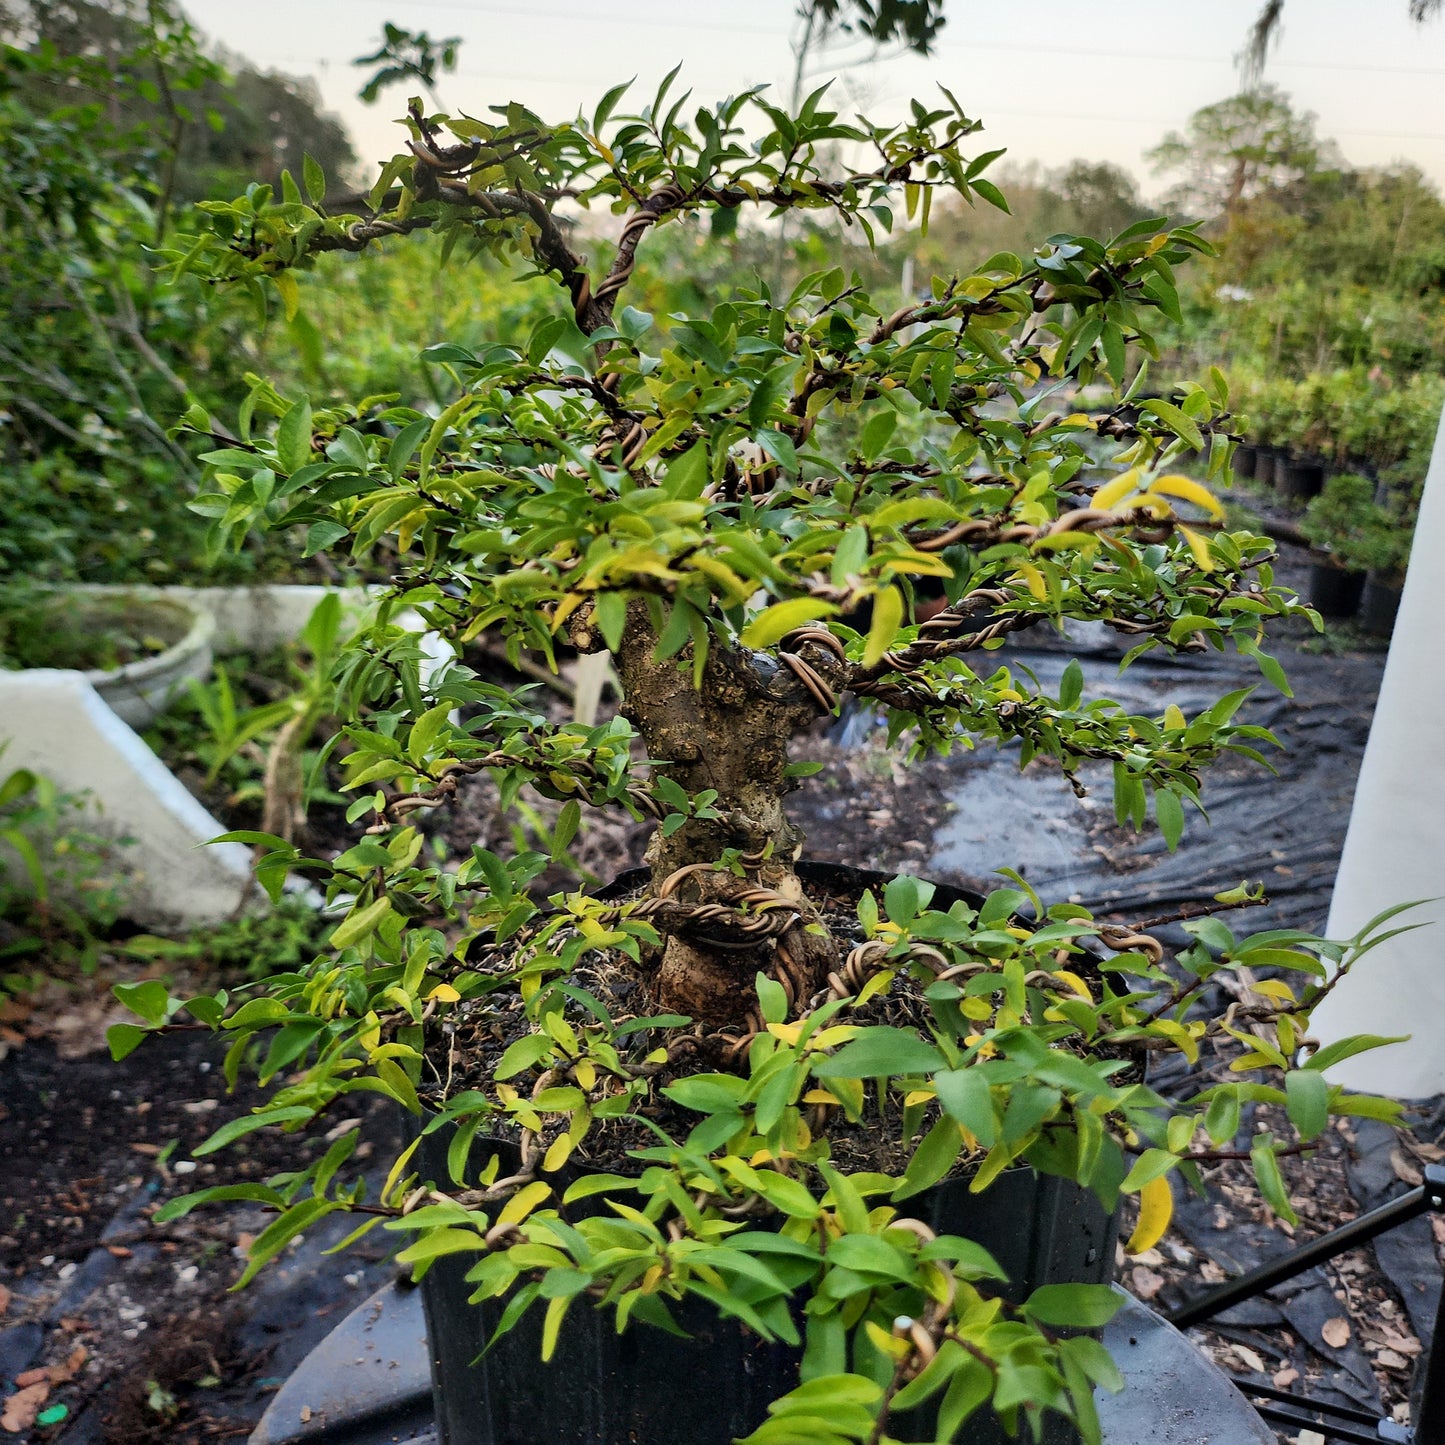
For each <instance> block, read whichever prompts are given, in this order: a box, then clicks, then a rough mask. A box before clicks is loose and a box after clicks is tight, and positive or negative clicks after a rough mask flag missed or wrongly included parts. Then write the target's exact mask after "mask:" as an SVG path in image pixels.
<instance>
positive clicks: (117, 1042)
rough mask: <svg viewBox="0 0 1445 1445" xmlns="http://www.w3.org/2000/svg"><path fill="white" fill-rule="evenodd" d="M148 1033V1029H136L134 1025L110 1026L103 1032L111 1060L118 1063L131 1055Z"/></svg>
mask: <svg viewBox="0 0 1445 1445" xmlns="http://www.w3.org/2000/svg"><path fill="white" fill-rule="evenodd" d="M149 1032H150V1030H149V1029H142V1028H137V1027H136V1025H135V1024H112V1025H111V1026H110V1027H109V1028H108V1029H107V1030H106V1031H105V1041H106V1043H107V1044H108V1045H109V1047H110V1056H111V1058H112V1059H114V1060H115V1061H116V1062H117V1063H119V1062H120V1060H121V1059H123V1058H125V1057H126V1056H127V1055H128V1054H133V1053H134V1052H135V1051H136V1049H138V1048H139V1047H140V1045H141V1042H142V1041H143V1040H144V1038H145V1036H146V1035H147V1034H148V1033H149Z"/></svg>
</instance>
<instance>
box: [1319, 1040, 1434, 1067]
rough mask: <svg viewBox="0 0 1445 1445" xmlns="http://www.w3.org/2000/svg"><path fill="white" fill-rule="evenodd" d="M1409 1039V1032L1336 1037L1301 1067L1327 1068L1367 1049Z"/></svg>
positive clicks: (1401, 1042) (1405, 1041) (1400, 1042)
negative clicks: (1345, 1037)
mask: <svg viewBox="0 0 1445 1445" xmlns="http://www.w3.org/2000/svg"><path fill="white" fill-rule="evenodd" d="M1409 1041H1410V1035H1409V1034H1397V1035H1395V1036H1394V1037H1392V1038H1385V1037H1384V1036H1383V1035H1381V1034H1352V1035H1351V1036H1350V1037H1349V1038H1347V1039H1337V1040H1336V1041H1335V1042H1334V1043H1332V1044H1326V1045H1325V1046H1324V1048H1322V1049H1320V1050H1319V1052H1318V1053H1314V1054H1311V1055H1310V1058H1309V1061H1308V1062H1307V1063H1306V1064H1304V1065H1303V1067H1304V1068H1305V1069H1328V1068H1329V1067H1330V1065H1332V1064H1339V1063H1343V1062H1344V1060H1346V1059H1352V1058H1354V1056H1355V1055H1356V1054H1363V1053H1365V1052H1366V1051H1367V1050H1369V1049H1382V1048H1384V1047H1385V1045H1386V1044H1404V1043H1408V1042H1409Z"/></svg>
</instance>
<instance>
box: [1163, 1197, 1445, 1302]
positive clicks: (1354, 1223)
mask: <svg viewBox="0 0 1445 1445" xmlns="http://www.w3.org/2000/svg"><path fill="white" fill-rule="evenodd" d="M1440 1207H1441V1190H1440V1186H1439V1184H1437V1183H1434V1182H1432V1183H1431V1184H1428V1185H1427V1184H1422V1185H1421V1186H1420V1187H1419V1188H1418V1189H1412V1190H1410V1192H1409V1193H1408V1194H1402V1195H1401V1196H1400V1197H1399V1198H1398V1199H1392V1200H1390V1201H1389V1203H1387V1204H1382V1205H1380V1207H1379V1208H1378V1209H1372V1210H1371V1211H1370V1212H1369V1213H1368V1214H1362V1215H1361V1216H1360V1217H1359V1218H1358V1219H1353V1220H1351V1221H1350V1222H1349V1223H1348V1224H1342V1225H1341V1226H1340V1227H1339V1228H1338V1229H1332V1230H1331V1231H1330V1232H1329V1233H1328V1234H1322V1235H1320V1237H1319V1238H1318V1239H1312V1240H1310V1242H1309V1243H1308V1244H1302V1245H1300V1247H1299V1248H1298V1249H1292V1250H1290V1251H1289V1252H1288V1253H1287V1254H1282V1255H1281V1256H1280V1257H1279V1258H1278V1259H1273V1260H1267V1261H1266V1262H1265V1263H1264V1264H1262V1265H1260V1266H1259V1267H1258V1268H1257V1269H1251V1270H1249V1271H1247V1272H1246V1273H1244V1274H1242V1275H1240V1276H1239V1278H1238V1279H1231V1280H1227V1281H1226V1282H1225V1283H1224V1284H1222V1285H1219V1286H1217V1287H1216V1288H1214V1289H1211V1290H1206V1291H1205V1293H1204V1294H1202V1295H1200V1296H1199V1297H1198V1298H1197V1299H1193V1300H1186V1301H1185V1302H1184V1303H1183V1304H1182V1305H1180V1306H1179V1308H1178V1309H1176V1310H1171V1311H1170V1312H1169V1313H1168V1314H1166V1315H1165V1316H1164V1318H1165V1319H1166V1320H1168V1321H1169V1323H1170V1324H1171V1325H1173V1326H1174V1328H1175V1329H1178V1330H1184V1329H1188V1328H1189V1326H1190V1325H1197V1324H1198V1323H1199V1322H1200V1321H1201V1320H1207V1319H1212V1318H1213V1317H1214V1316H1215V1315H1217V1314H1220V1313H1221V1312H1222V1311H1224V1310H1227V1309H1228V1308H1229V1307H1230V1306H1231V1305H1236V1304H1238V1303H1240V1301H1241V1300H1247V1299H1253V1298H1254V1297H1255V1295H1259V1294H1263V1293H1264V1292H1265V1290H1267V1289H1269V1288H1270V1287H1271V1286H1272V1285H1276V1284H1278V1283H1279V1282H1280V1281H1281V1280H1286V1279H1291V1278H1292V1277H1293V1276H1295V1275H1297V1274H1300V1273H1301V1272H1303V1271H1304V1270H1307V1269H1309V1268H1311V1267H1312V1266H1313V1265H1316V1264H1323V1263H1324V1261H1325V1260H1327V1259H1333V1258H1334V1257H1335V1256H1336V1255H1338V1254H1343V1253H1344V1252H1345V1251H1346V1250H1349V1249H1353V1248H1354V1247H1355V1246H1356V1245H1359V1244H1367V1243H1368V1242H1369V1241H1370V1240H1372V1239H1373V1238H1374V1237H1375V1236H1376V1235H1377V1234H1383V1233H1384V1232H1385V1231H1386V1230H1387V1229H1393V1228H1394V1227H1395V1225H1397V1224H1403V1223H1404V1222H1405V1221H1406V1220H1407V1219H1414V1218H1415V1217H1416V1216H1417V1215H1420V1214H1424V1213H1426V1212H1427V1211H1428V1210H1431V1209H1439V1208H1440Z"/></svg>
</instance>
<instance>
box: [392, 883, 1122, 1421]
mask: <svg viewBox="0 0 1445 1445" xmlns="http://www.w3.org/2000/svg"><path fill="white" fill-rule="evenodd" d="M798 873H799V875H800V877H801V878H802V879H803V881H804V882H805V883H806V884H808V885H810V887H815V888H828V889H832V890H835V891H840V892H841V891H845V890H846V891H856V892H859V893H861V891H862V889H863V888H864V887H873V888H874V889H881V888H882V886H883V885H884V884H885V883H887V882H888V877H889V875H886V874H881V873H868V872H864V871H863V870H860V869H853V868H842V867H838V866H835V865H832V864H811V865H810V864H808V863H802V864H800V865H799V866H798ZM645 876H646V875H645V874H644V873H643V872H642V871H641V870H634V872H633V873H632V874H630V875H623V877H622V878H620V879H618V880H617V882H616V883H614V884H613V885H611V886H610V887H609V888H607V889H604V890H603V894H604V896H605V895H606V894H608V893H613V892H619V893H625V892H627V891H630V888H629V886H628V885H630V886H631V887H635V886H636V884H637V883H638V882H640V881H642V880H643V879H644V878H645ZM960 899H964V900H967V901H968V902H970V903H973V904H977V902H978V901H979V899H978V897H977V895H975V894H969V893H965V892H963V891H962V890H959V889H955V888H948V887H944V886H942V885H940V886H939V887H938V888H937V891H936V892H935V894H934V899H933V906H934V907H937V908H948V907H949V906H951V905H952V904H953V903H954V902H956V901H958V900H960ZM449 1137H450V1135H449V1131H447V1130H444V1129H443V1130H437V1131H436V1132H435V1133H433V1134H429V1135H427V1136H425V1137H424V1138H423V1140H422V1150H421V1160H420V1163H421V1168H422V1171H423V1173H424V1174H432V1175H434V1176H435V1177H444V1176H445V1174H446V1150H447V1144H448V1142H449ZM478 1147H481V1146H480V1145H479V1146H478ZM493 1147H495V1148H497V1149H498V1150H499V1151H500V1152H501V1153H502V1155H503V1159H502V1164H503V1172H504V1173H505V1172H508V1167H509V1166H508V1161H509V1159H512V1160H515V1159H516V1157H517V1156H516V1153H515V1147H514V1146H512V1145H511V1144H508V1143H501V1144H497V1145H494V1146H493ZM601 1207H603V1206H601V1205H599V1203H598V1201H597V1200H595V1199H592V1200H586V1201H582V1202H581V1203H580V1204H579V1205H578V1206H577V1210H578V1213H579V1215H580V1214H581V1213H583V1212H585V1211H586V1210H588V1209H598V1208H601ZM903 1212H904V1213H906V1214H908V1215H909V1216H911V1217H914V1218H917V1219H921V1220H922V1221H923V1222H924V1223H926V1224H928V1225H929V1226H930V1227H931V1228H932V1229H933V1230H934V1231H935V1232H937V1233H939V1234H958V1235H963V1236H965V1237H966V1238H969V1239H972V1240H974V1241H976V1242H977V1243H979V1244H981V1245H982V1246H983V1247H984V1248H985V1249H987V1250H988V1251H989V1252H990V1253H991V1254H992V1255H993V1256H994V1258H995V1259H996V1260H997V1261H998V1263H999V1265H1000V1267H1001V1268H1002V1269H1003V1270H1004V1271H1005V1272H1006V1273H1007V1275H1008V1278H1009V1283H1008V1286H1007V1288H1006V1289H1005V1290H1004V1293H1005V1295H1006V1297H1007V1298H1008V1299H1010V1300H1012V1301H1015V1302H1018V1301H1021V1300H1023V1299H1025V1298H1027V1297H1028V1295H1029V1294H1031V1293H1032V1292H1033V1291H1034V1290H1035V1289H1037V1288H1038V1287H1039V1286H1040V1285H1043V1284H1064V1283H1069V1284H1104V1283H1107V1282H1108V1281H1109V1280H1110V1278H1111V1277H1112V1275H1113V1265H1114V1240H1115V1220H1114V1219H1113V1217H1112V1216H1111V1215H1109V1214H1108V1213H1107V1212H1106V1211H1105V1209H1104V1208H1103V1206H1102V1205H1101V1204H1100V1203H1099V1200H1098V1199H1097V1198H1096V1197H1095V1195H1094V1194H1093V1193H1091V1192H1090V1191H1089V1190H1086V1189H1081V1188H1080V1187H1079V1186H1078V1185H1076V1184H1074V1183H1072V1182H1071V1181H1068V1180H1063V1179H1056V1178H1051V1177H1046V1176H1043V1175H1038V1174H1035V1173H1034V1171H1033V1170H1031V1169H1027V1168H1020V1169H1013V1170H1008V1171H1006V1172H1005V1173H1004V1174H1002V1175H1000V1176H999V1178H998V1179H996V1180H995V1181H994V1183H993V1184H992V1185H991V1186H990V1187H989V1189H988V1190H987V1191H986V1192H985V1193H983V1194H970V1193H969V1189H968V1180H967V1179H966V1178H959V1179H946V1180H944V1181H943V1182H942V1183H940V1184H936V1185H934V1186H933V1187H932V1188H931V1189H928V1190H925V1191H924V1192H923V1193H921V1194H918V1195H916V1196H914V1197H913V1198H912V1199H909V1200H908V1201H907V1202H906V1203H905V1204H904V1205H903ZM474 1262H475V1261H474V1260H473V1259H472V1257H470V1256H458V1255H452V1256H443V1257H442V1258H440V1259H438V1260H437V1261H436V1263H435V1264H434V1265H433V1266H432V1268H431V1270H430V1271H429V1272H428V1274H427V1276H426V1278H425V1279H424V1280H423V1282H422V1298H423V1301H424V1304H425V1308H426V1324H427V1340H428V1342H429V1344H430V1347H431V1363H432V1387H433V1391H434V1394H435V1397H436V1418H437V1428H438V1431H439V1439H440V1445H621V1442H623V1441H636V1442H638V1445H728V1442H729V1441H731V1440H733V1439H734V1438H735V1437H737V1436H740V1435H746V1434H748V1433H749V1432H750V1431H752V1430H754V1429H756V1428H757V1427H758V1426H759V1425H760V1424H762V1422H763V1421H764V1420H765V1419H766V1418H767V1406H768V1404H769V1402H770V1401H772V1400H775V1399H777V1398H778V1397H779V1396H780V1395H783V1394H786V1393H787V1392H788V1391H789V1390H791V1389H793V1388H794V1387H795V1386H796V1385H797V1383H798V1364H799V1359H800V1355H801V1351H800V1350H798V1349H795V1348H792V1347H790V1346H787V1345H783V1344H769V1343H767V1342H765V1341H763V1340H762V1339H760V1338H759V1337H758V1336H757V1335H756V1334H754V1333H753V1332H752V1331H751V1330H749V1329H747V1328H746V1327H745V1326H744V1325H742V1324H741V1323H740V1322H739V1321H737V1320H733V1319H724V1318H722V1317H720V1316H719V1315H718V1313H717V1311H716V1310H715V1309H713V1308H712V1306H711V1305H709V1304H707V1302H706V1301H703V1300H698V1299H693V1300H688V1301H686V1302H685V1303H684V1304H682V1305H673V1306H671V1308H672V1310H673V1315H674V1318H675V1319H676V1320H677V1321H678V1323H679V1324H680V1325H681V1327H682V1328H683V1329H684V1330H686V1331H687V1333H688V1335H689V1338H686V1339H683V1338H679V1337H678V1336H676V1335H672V1334H669V1333H666V1332H665V1331H663V1330H661V1329H658V1328H656V1327H654V1326H651V1325H647V1324H643V1323H634V1324H632V1325H631V1326H630V1327H629V1328H628V1329H627V1330H626V1331H625V1332H624V1333H623V1334H621V1335H619V1334H617V1332H616V1328H615V1324H614V1313H613V1310H612V1309H611V1308H610V1307H608V1308H606V1309H602V1310H598V1309H593V1308H589V1307H588V1305H587V1303H586V1302H585V1301H584V1300H578V1301H577V1302H576V1303H575V1304H574V1305H573V1307H572V1309H571V1310H570V1311H569V1312H568V1314H567V1317H566V1320H565V1321H564V1323H563V1326H562V1331H561V1334H560V1336H559V1339H558V1344H557V1350H556V1353H555V1354H554V1355H553V1357H552V1359H551V1360H550V1361H549V1362H548V1363H547V1364H545V1365H544V1364H543V1363H542V1362H541V1336H542V1310H541V1308H540V1307H534V1308H533V1309H532V1310H530V1311H528V1313H527V1315H526V1316H525V1317H524V1318H523V1319H522V1321H521V1322H520V1323H519V1324H518V1325H517V1326H515V1327H514V1328H513V1329H512V1330H511V1331H509V1332H508V1333H507V1334H506V1335H504V1336H502V1338H501V1339H500V1340H499V1341H498V1342H497V1344H496V1345H495V1346H494V1347H493V1348H492V1349H491V1350H490V1351H488V1350H487V1348H486V1347H487V1342H488V1340H489V1339H490V1338H491V1335H492V1331H493V1330H494V1329H495V1328H496V1324H497V1321H498V1319H499V1318H500V1316H501V1312H502V1308H503V1306H502V1305H501V1304H499V1303H498V1302H496V1301H487V1302H486V1303H484V1304H480V1305H472V1304H468V1302H467V1300H468V1297H469V1296H470V1295H471V1293H472V1286H471V1285H469V1284H468V1283H467V1282H466V1273H467V1270H468V1269H469V1268H470V1267H471V1265H472V1263H474ZM799 1323H800V1325H801V1319H800V1321H799ZM930 1414H931V1411H929V1409H928V1408H927V1407H924V1408H921V1409H920V1410H919V1411H918V1412H917V1413H916V1414H915V1415H913V1416H911V1417H909V1418H910V1419H912V1420H915V1421H917V1422H919V1425H920V1426H921V1428H923V1429H924V1430H925V1431H926V1432H928V1433H931V1426H929V1425H928V1424H926V1423H924V1421H925V1419H926V1417H928V1416H929V1415H930ZM1049 1418H1050V1426H1049V1432H1048V1434H1047V1435H1046V1437H1045V1445H1073V1442H1076V1441H1077V1439H1078V1436H1077V1434H1076V1432H1075V1431H1074V1430H1073V1429H1072V1427H1070V1426H1069V1425H1068V1424H1067V1423H1066V1422H1065V1421H1063V1420H1061V1419H1059V1418H1058V1417H1057V1416H1050V1417H1049ZM896 1423H898V1425H899V1426H900V1427H901V1428H902V1429H903V1430H904V1432H905V1433H906V1432H907V1429H908V1428H909V1427H908V1424H907V1423H906V1421H905V1419H904V1418H903V1417H900V1418H899V1420H898V1421H897V1422H896ZM961 1438H962V1439H965V1440H967V1441H968V1445H1006V1442H1007V1441H1008V1437H1007V1436H1006V1435H1005V1434H1004V1432H1003V1429H1002V1427H1001V1426H1000V1425H999V1424H998V1422H997V1420H996V1419H995V1417H994V1416H993V1415H992V1414H991V1413H990V1412H988V1411H987V1410H986V1409H985V1410H983V1411H980V1412H979V1413H978V1414H977V1415H975V1416H974V1417H973V1418H972V1419H970V1420H969V1422H968V1424H967V1425H966V1426H965V1427H964V1433H963V1435H962V1437H961Z"/></svg>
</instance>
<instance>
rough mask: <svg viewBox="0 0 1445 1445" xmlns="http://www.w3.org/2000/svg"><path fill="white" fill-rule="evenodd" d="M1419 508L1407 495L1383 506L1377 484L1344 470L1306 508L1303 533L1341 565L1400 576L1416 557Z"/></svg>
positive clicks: (1385, 574)
mask: <svg viewBox="0 0 1445 1445" xmlns="http://www.w3.org/2000/svg"><path fill="white" fill-rule="evenodd" d="M1415 506H1416V504H1414V503H1413V502H1412V501H1411V500H1410V499H1409V498H1408V497H1407V496H1405V495H1403V494H1401V495H1392V496H1391V498H1390V500H1389V502H1388V503H1387V504H1386V505H1383V506H1382V505H1381V504H1380V503H1378V502H1376V501H1375V483H1374V482H1372V481H1371V480H1370V479H1369V478H1368V477H1362V476H1358V475H1356V474H1355V473H1352V472H1342V473H1339V474H1337V475H1336V476H1333V477H1331V478H1330V479H1329V481H1327V482H1326V483H1325V488H1324V491H1323V492H1321V493H1320V495H1319V496H1318V497H1315V498H1314V499H1313V500H1312V501H1311V502H1310V504H1309V505H1308V506H1307V507H1306V508H1305V514H1304V518H1303V520H1302V521H1301V522H1300V531H1301V532H1303V533H1304V534H1305V536H1306V537H1307V538H1308V539H1309V541H1310V542H1312V543H1313V544H1314V545H1315V546H1316V547H1319V548H1322V549H1324V551H1325V552H1327V553H1328V554H1329V559H1330V560H1331V561H1332V562H1333V563H1334V565H1335V566H1337V567H1344V568H1347V569H1348V570H1350V571H1351V572H1377V573H1379V574H1380V575H1382V576H1397V575H1399V574H1401V573H1403V572H1404V570H1405V564H1406V563H1407V562H1408V561H1409V559H1410V542H1411V539H1412V537H1413V535H1414V530H1415Z"/></svg>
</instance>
